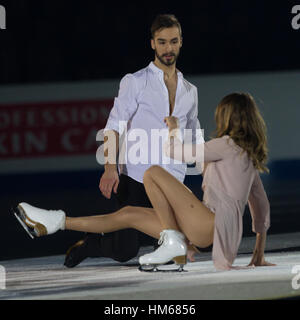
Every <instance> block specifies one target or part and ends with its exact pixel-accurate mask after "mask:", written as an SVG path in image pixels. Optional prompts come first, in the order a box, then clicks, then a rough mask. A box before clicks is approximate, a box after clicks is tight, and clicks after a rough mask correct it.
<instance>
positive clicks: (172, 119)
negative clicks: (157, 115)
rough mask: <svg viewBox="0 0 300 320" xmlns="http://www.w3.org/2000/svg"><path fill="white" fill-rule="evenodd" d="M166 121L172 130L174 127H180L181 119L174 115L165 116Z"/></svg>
mask: <svg viewBox="0 0 300 320" xmlns="http://www.w3.org/2000/svg"><path fill="white" fill-rule="evenodd" d="M164 122H165V123H166V125H167V126H168V128H169V131H170V132H171V131H172V130H174V129H179V120H178V118H176V117H174V116H169V117H165V118H164Z"/></svg>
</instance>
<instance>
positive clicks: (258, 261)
mask: <svg viewBox="0 0 300 320" xmlns="http://www.w3.org/2000/svg"><path fill="white" fill-rule="evenodd" d="M266 238H267V233H266V232H263V233H259V232H258V233H257V234H256V243H255V247H254V250H253V255H252V259H251V262H250V263H249V265H248V266H256V267H258V266H276V264H274V263H270V262H267V261H266V260H265V255H264V252H265V246H266Z"/></svg>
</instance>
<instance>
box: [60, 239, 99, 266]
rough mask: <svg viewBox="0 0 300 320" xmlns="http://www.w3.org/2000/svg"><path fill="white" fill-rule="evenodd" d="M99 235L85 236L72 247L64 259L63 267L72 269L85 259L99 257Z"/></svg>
mask: <svg viewBox="0 0 300 320" xmlns="http://www.w3.org/2000/svg"><path fill="white" fill-rule="evenodd" d="M100 237H101V235H99V234H87V235H86V237H85V238H84V239H82V240H79V241H78V242H76V243H75V244H74V245H72V246H71V247H70V248H69V249H68V251H67V253H66V257H65V262H64V265H65V266H66V267H67V268H74V267H76V266H77V265H79V264H80V263H81V262H82V261H84V260H85V259H86V258H96V257H101V250H100Z"/></svg>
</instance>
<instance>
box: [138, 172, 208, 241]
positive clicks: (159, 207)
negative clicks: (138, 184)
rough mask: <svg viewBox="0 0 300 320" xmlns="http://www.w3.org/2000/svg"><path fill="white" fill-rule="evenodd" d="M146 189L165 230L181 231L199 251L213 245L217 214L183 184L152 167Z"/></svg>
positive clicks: (146, 180)
mask: <svg viewBox="0 0 300 320" xmlns="http://www.w3.org/2000/svg"><path fill="white" fill-rule="evenodd" d="M144 185H145V189H146V192H147V195H148V197H149V199H150V201H151V203H152V205H153V208H154V209H155V212H156V214H157V215H158V216H159V220H160V222H161V224H162V226H163V229H174V230H179V231H181V232H183V233H184V234H185V236H186V237H187V238H188V240H189V241H190V242H192V243H193V244H195V245H196V246H199V247H207V246H209V245H210V244H212V242H213V231H214V213H212V212H211V211H210V210H209V209H208V208H207V207H206V206H204V205H203V204H202V202H201V201H200V200H199V199H198V198H197V197H196V196H195V195H194V194H193V193H192V191H191V190H189V189H188V188H187V187H186V186H185V185H184V184H183V183H181V182H180V181H178V180H177V179H176V178H175V177H174V176H172V175H171V174H170V173H168V172H167V171H166V170H164V169H163V168H161V167H160V166H152V167H150V168H149V169H148V170H147V171H146V172H145V174H144Z"/></svg>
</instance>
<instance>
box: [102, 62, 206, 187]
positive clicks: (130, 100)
mask: <svg viewBox="0 0 300 320" xmlns="http://www.w3.org/2000/svg"><path fill="white" fill-rule="evenodd" d="M177 76H178V81H177V89H176V98H175V106H174V110H173V113H172V116H175V117H177V118H178V119H179V124H180V129H181V130H183V129H193V131H192V133H193V134H192V137H193V142H195V141H196V140H195V139H197V141H199V140H198V139H203V138H202V135H201V132H200V123H199V120H198V118H197V116H198V94H197V88H196V87H195V86H194V85H192V84H191V83H190V82H188V81H187V80H185V79H184V78H183V75H182V73H181V72H180V71H178V70H177ZM167 116H170V102H169V93H168V89H167V87H166V84H165V82H164V73H163V71H162V70H161V69H159V68H158V67H156V66H155V64H154V63H153V62H151V63H150V64H149V65H148V66H147V67H146V68H144V69H141V70H139V71H137V72H135V73H133V74H127V75H125V76H124V77H123V78H122V80H121V82H120V89H119V93H118V97H116V98H115V101H114V105H113V108H112V110H111V112H110V115H109V118H108V120H107V124H106V126H105V128H104V132H105V131H107V130H115V131H117V132H118V133H119V135H120V136H121V134H122V133H124V132H125V140H124V141H125V146H126V147H125V149H124V155H125V157H124V159H122V161H121V162H123V164H120V163H119V172H120V174H121V173H123V174H126V175H128V176H129V177H131V178H133V179H134V180H136V181H138V182H143V176H144V172H145V171H146V170H147V169H148V168H149V167H151V166H152V165H154V164H156V165H160V166H161V167H163V168H164V169H165V170H167V171H168V172H169V173H171V174H172V175H173V176H175V177H176V178H177V179H178V180H179V181H181V182H183V180H184V177H185V174H186V168H187V165H186V164H185V163H179V162H178V161H177V163H176V161H175V162H174V160H170V158H166V156H165V155H164V152H163V143H164V141H166V139H167V136H168V129H167V126H166V124H165V123H164V118H165V117H167ZM122 124H123V125H122ZM162 129H164V130H162ZM196 129H198V130H197V131H196ZM124 130H125V131H124ZM199 132H200V136H199ZM160 133H161V138H159V134H160ZM182 133H183V131H182ZM151 134H152V136H151ZM158 138H159V139H158ZM120 147H121V146H120ZM124 162H126V163H124Z"/></svg>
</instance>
